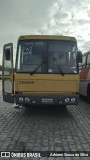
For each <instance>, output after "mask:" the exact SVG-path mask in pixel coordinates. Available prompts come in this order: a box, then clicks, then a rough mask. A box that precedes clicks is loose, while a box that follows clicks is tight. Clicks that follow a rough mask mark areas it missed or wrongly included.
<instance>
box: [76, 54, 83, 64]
mask: <svg viewBox="0 0 90 160" xmlns="http://www.w3.org/2000/svg"><path fill="white" fill-rule="evenodd" d="M77 61H78V62H79V63H82V52H81V51H78V52H77Z"/></svg>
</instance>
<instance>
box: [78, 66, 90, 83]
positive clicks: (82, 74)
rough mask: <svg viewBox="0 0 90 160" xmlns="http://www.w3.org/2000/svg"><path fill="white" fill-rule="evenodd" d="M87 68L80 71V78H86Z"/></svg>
mask: <svg viewBox="0 0 90 160" xmlns="http://www.w3.org/2000/svg"><path fill="white" fill-rule="evenodd" d="M88 72H89V68H84V69H82V71H81V72H80V79H83V80H86V79H87V76H88Z"/></svg>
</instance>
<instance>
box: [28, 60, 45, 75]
mask: <svg viewBox="0 0 90 160" xmlns="http://www.w3.org/2000/svg"><path fill="white" fill-rule="evenodd" d="M44 63H46V61H42V62H41V63H40V64H39V65H38V66H37V67H36V68H35V69H34V70H33V71H32V72H31V73H30V75H33V74H34V73H35V72H36V71H37V70H38V69H39V68H40V67H41V65H42V64H44Z"/></svg>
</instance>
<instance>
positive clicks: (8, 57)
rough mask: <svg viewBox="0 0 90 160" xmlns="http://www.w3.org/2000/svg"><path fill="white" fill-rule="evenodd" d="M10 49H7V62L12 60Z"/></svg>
mask: <svg viewBox="0 0 90 160" xmlns="http://www.w3.org/2000/svg"><path fill="white" fill-rule="evenodd" d="M10 53H11V52H10V48H6V49H5V59H6V60H7V61H10V59H11V56H10Z"/></svg>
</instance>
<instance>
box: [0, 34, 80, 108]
mask: <svg viewBox="0 0 90 160" xmlns="http://www.w3.org/2000/svg"><path fill="white" fill-rule="evenodd" d="M81 60H82V54H81V53H80V52H78V49H77V41H76V39H75V38H74V37H69V36H57V35H24V36H20V37H19V39H18V43H17V52H16V62H15V69H14V67H13V66H14V65H13V44H12V43H8V44H5V45H4V47H3V65H2V66H3V79H2V86H3V87H2V88H3V100H4V101H5V102H9V103H16V104H19V105H24V106H26V105H33V104H34V105H40V104H41V105H44V104H47V105H49V104H50V105H53V104H54V105H63V106H66V105H72V104H73V105H77V104H78V100H79V62H81Z"/></svg>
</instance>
